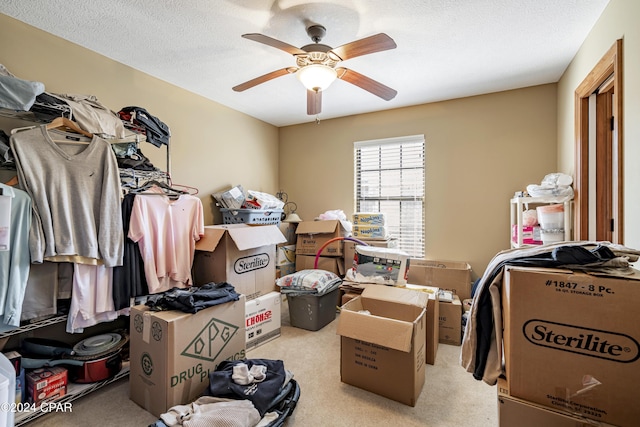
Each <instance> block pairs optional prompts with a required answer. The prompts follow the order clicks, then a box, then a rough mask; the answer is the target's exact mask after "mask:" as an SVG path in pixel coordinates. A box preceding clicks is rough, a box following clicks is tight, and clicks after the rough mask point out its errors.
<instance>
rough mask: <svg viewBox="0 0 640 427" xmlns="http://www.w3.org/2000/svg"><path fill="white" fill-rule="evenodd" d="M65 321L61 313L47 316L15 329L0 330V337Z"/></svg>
mask: <svg viewBox="0 0 640 427" xmlns="http://www.w3.org/2000/svg"><path fill="white" fill-rule="evenodd" d="M66 321H67V315H66V314H63V315H60V316H54V317H49V318H47V319H44V320H40V321H37V322H33V323H27V324H25V325H21V326H18V327H16V328H15V329H11V330H9V331H3V332H0V339H2V338H8V337H11V336H13V335H19V334H23V333H25V332H28V331H33V330H35V329H40V328H44V327H46V326H50V325H55V324H56V323H62V322H66Z"/></svg>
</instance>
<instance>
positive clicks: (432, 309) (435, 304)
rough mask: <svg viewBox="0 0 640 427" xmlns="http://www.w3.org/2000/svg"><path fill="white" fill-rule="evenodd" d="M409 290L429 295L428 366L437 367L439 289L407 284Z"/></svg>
mask: <svg viewBox="0 0 640 427" xmlns="http://www.w3.org/2000/svg"><path fill="white" fill-rule="evenodd" d="M406 288H407V289H411V290H415V291H420V292H424V293H426V294H427V295H428V297H429V301H427V355H426V361H427V364H428V365H435V363H436V355H437V354H438V344H439V343H440V304H439V300H438V288H435V287H433V286H423V285H414V284H410V283H407V285H406Z"/></svg>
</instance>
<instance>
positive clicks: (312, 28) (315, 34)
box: [307, 24, 327, 43]
mask: <svg viewBox="0 0 640 427" xmlns="http://www.w3.org/2000/svg"><path fill="white" fill-rule="evenodd" d="M326 34H327V29H326V28H325V27H323V26H322V25H317V24H315V25H309V26H308V27H307V35H309V37H311V40H313V42H314V43H320V40H322V38H323V37H324V36H325V35H326Z"/></svg>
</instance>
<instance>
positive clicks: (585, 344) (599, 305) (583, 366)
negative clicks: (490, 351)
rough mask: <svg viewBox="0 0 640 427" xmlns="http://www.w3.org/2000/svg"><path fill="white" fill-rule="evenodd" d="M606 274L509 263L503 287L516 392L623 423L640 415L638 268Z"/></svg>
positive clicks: (509, 370) (508, 362)
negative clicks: (621, 274) (619, 274)
mask: <svg viewBox="0 0 640 427" xmlns="http://www.w3.org/2000/svg"><path fill="white" fill-rule="evenodd" d="M633 272H634V274H633V275H628V276H625V277H624V278H623V277H602V276H594V275H587V274H584V273H579V272H572V271H569V270H553V269H534V268H515V267H508V268H507V269H506V270H505V277H504V279H503V286H502V305H503V318H504V325H503V329H504V332H503V333H504V336H503V338H504V351H505V354H504V357H505V369H506V378H507V381H508V387H509V391H510V394H511V396H513V397H517V398H520V399H523V400H526V401H530V402H533V403H537V404H541V405H543V406H546V407H549V408H553V409H556V410H564V411H565V412H571V413H573V414H578V415H583V416H585V417H586V418H590V419H593V420H596V421H600V422H605V423H610V424H614V425H619V426H631V425H637V424H638V420H640V405H638V402H639V401H640V388H638V384H639V383H640V344H638V343H639V342H640V323H639V322H638V321H637V317H638V316H637V306H638V303H637V302H638V301H639V300H640V282H639V281H638V280H634V279H638V277H640V272H638V271H635V270H634V271H633Z"/></svg>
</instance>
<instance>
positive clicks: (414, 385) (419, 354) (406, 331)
mask: <svg viewBox="0 0 640 427" xmlns="http://www.w3.org/2000/svg"><path fill="white" fill-rule="evenodd" d="M427 300H428V296H427V295H426V294H425V293H423V292H417V291H412V290H408V289H404V288H396V287H392V286H381V285H372V286H367V287H366V288H365V289H364V291H363V292H362V295H360V296H359V297H357V298H354V299H352V300H351V301H349V302H348V303H346V304H345V305H343V306H342V311H341V312H340V316H339V317H338V327H337V333H338V335H340V336H341V338H340V353H341V356H340V378H341V381H342V382H344V383H346V384H351V385H353V386H356V387H359V388H361V389H364V390H368V391H370V392H372V393H376V394H379V395H380V396H384V397H387V398H389V399H393V400H396V401H398V402H401V403H404V404H406V405H410V406H415V405H416V402H417V401H418V396H420V392H421V391H422V387H423V386H424V382H425V372H426V364H425V353H426V336H427V332H426V328H427V316H426V311H427ZM361 310H368V311H369V312H370V313H371V314H365V313H362V312H361Z"/></svg>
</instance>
